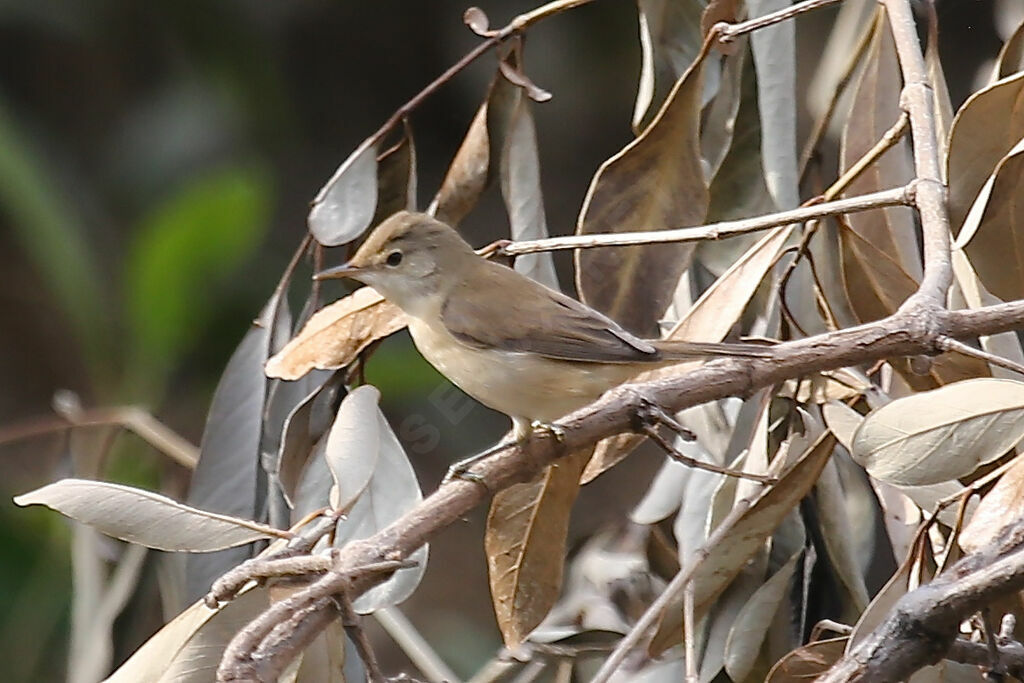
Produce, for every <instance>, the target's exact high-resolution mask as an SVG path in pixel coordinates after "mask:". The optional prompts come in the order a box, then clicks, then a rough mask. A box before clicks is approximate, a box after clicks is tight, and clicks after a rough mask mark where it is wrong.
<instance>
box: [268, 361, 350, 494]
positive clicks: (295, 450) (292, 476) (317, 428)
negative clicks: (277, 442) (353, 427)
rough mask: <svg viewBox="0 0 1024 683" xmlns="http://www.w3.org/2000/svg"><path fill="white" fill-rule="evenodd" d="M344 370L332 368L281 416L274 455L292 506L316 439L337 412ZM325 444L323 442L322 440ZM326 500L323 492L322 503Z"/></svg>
mask: <svg viewBox="0 0 1024 683" xmlns="http://www.w3.org/2000/svg"><path fill="white" fill-rule="evenodd" d="M344 387H345V373H344V372H336V373H335V374H334V375H332V376H331V378H330V379H328V380H327V381H326V382H325V383H324V384H323V385H322V386H320V387H317V388H316V389H315V390H314V391H313V392H311V393H310V394H308V395H307V396H306V397H305V398H304V399H303V400H302V401H300V402H299V403H298V405H296V406H295V408H294V409H292V411H291V412H290V413H289V414H288V417H287V418H285V422H284V430H283V432H284V433H283V436H282V437H281V448H280V450H279V452H278V457H277V460H276V462H277V471H276V472H275V474H276V475H277V481H278V484H279V485H280V486H281V491H282V492H283V494H284V496H285V499H286V500H287V502H288V503H289V504H290V505H291V506H292V507H293V508H294V507H296V505H295V497H296V494H297V492H298V489H299V482H300V481H301V476H302V472H303V469H304V468H305V465H306V463H307V462H308V461H309V459H310V457H311V456H312V454H313V449H314V446H315V445H316V443H317V442H318V441H319V440H320V439H321V437H323V436H324V434H325V433H326V432H327V429H328V428H329V427H330V426H331V422H332V420H333V418H334V416H335V415H336V414H337V412H338V410H337V403H338V401H339V394H342V393H343V392H344ZM324 446H325V447H326V442H325V443H324ZM326 504H327V497H326V496H324V501H323V503H322V504H320V505H319V506H318V505H313V506H310V509H316V508H317V507H323V506H324V505H326Z"/></svg>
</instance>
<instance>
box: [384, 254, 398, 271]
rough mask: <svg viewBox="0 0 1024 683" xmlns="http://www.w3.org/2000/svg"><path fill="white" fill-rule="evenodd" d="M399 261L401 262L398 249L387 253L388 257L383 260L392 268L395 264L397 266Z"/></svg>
mask: <svg viewBox="0 0 1024 683" xmlns="http://www.w3.org/2000/svg"><path fill="white" fill-rule="evenodd" d="M401 262H402V252H400V251H393V252H391V253H390V254H388V257H387V259H386V260H385V263H387V264H388V265H389V266H391V267H392V268H394V267H395V266H397V265H398V264H399V263H401Z"/></svg>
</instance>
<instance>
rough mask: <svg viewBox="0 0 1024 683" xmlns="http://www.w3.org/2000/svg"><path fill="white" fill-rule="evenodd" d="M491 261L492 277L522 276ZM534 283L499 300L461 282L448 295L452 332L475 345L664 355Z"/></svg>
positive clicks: (590, 355) (602, 359) (627, 358)
mask: <svg viewBox="0 0 1024 683" xmlns="http://www.w3.org/2000/svg"><path fill="white" fill-rule="evenodd" d="M485 263H486V262H485ZM487 266H488V271H489V272H488V273H487V274H488V275H489V276H490V278H492V280H498V281H500V280H502V279H505V277H506V276H508V275H513V276H515V277H516V278H519V277H521V276H519V275H518V274H517V273H514V272H512V271H508V272H505V273H503V272H501V270H498V269H503V270H504V269H505V267H504V266H500V265H498V264H494V263H487ZM517 284H518V283H517ZM529 285H530V286H528V287H516V288H515V291H516V293H517V294H521V295H522V296H517V297H516V298H515V299H514V300H513V299H509V300H499V301H495V300H493V298H491V297H490V296H487V295H486V294H485V293H481V292H480V291H479V290H474V289H472V288H470V287H466V286H462V285H460V286H459V287H458V288H457V290H456V291H455V292H452V293H451V295H450V296H449V297H448V300H447V302H446V304H445V306H444V308H443V310H442V311H441V317H442V321H443V322H444V325H445V327H446V328H447V329H448V331H449V332H450V333H451V334H452V336H454V337H455V338H456V339H458V340H459V341H461V342H462V343H464V344H467V345H469V346H473V347H475V348H496V349H500V350H503V351H510V352H517V351H518V352H524V353H536V354H539V355H541V356H547V357H548V358H555V359H559V360H570V361H580V362H591V363H634V362H643V361H657V360H659V358H660V354H659V352H658V350H657V349H655V347H654V346H653V345H651V344H650V343H649V342H646V341H644V340H642V339H640V338H638V337H635V336H633V335H632V334H630V333H629V332H627V331H626V330H624V329H623V328H622V327H620V326H619V325H618V324H616V323H615V322H614V321H613V320H611V319H610V318H607V317H605V316H603V315H601V314H600V313H598V312H596V311H594V310H592V309H590V308H588V307H586V306H584V305H583V304H581V303H580V302H579V301H576V300H575V299H573V298H570V297H568V296H565V295H564V294H562V293H560V292H556V291H554V290H552V289H548V288H547V287H545V286H543V285H541V284H539V283H536V282H534V281H532V280H530V281H529ZM490 292H491V293H493V290H490Z"/></svg>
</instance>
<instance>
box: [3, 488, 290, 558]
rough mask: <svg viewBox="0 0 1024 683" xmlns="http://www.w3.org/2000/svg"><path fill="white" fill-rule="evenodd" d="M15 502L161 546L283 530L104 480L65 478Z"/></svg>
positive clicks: (206, 546) (221, 544) (239, 540)
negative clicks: (38, 506)
mask: <svg viewBox="0 0 1024 683" xmlns="http://www.w3.org/2000/svg"><path fill="white" fill-rule="evenodd" d="M14 502H15V503H16V504H18V505H45V506H47V507H49V508H51V509H53V510H56V511H57V512H59V513H61V514H62V515H66V516H68V517H70V518H72V519H74V520H77V521H79V522H82V523H84V524H88V525H89V526H91V527H93V528H95V529H96V530H98V531H102V532H103V533H105V534H107V535H108V536H113V537H114V538H120V539H121V540H122V541H128V542H130V543H138V544H139V545H144V546H146V547H147V548H155V549H157V550H170V551H179V552H180V551H184V552H194V553H205V552H210V551H212V550H222V549H224V548H233V547H235V546H239V545H245V544H246V543H252V542H253V541H257V540H260V539H262V538H277V537H280V536H281V534H282V533H284V532H281V531H278V530H277V529H273V528H270V527H267V526H264V525H262V524H257V523H256V522H253V521H250V520H247V519H236V518H234V517H229V516H228V515H218V514H216V513H213V512H207V511H206V510H197V509H196V508H193V507H189V506H188V505H184V504H182V503H179V502H177V501H175V500H171V499H170V498H168V497H167V496H162V495H160V494H158V493H153V492H152V491H146V490H144V489H137V488H134V487H132V486H122V485H121V484H111V483H109V482H105V481H91V480H87V479H61V480H60V481H57V482H54V483H52V484H47V485H46V486H43V487H42V488H38V489H36V490H35V491H30V492H29V493H24V494H22V495H20V496H16V497H15V498H14Z"/></svg>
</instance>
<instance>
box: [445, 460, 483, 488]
mask: <svg viewBox="0 0 1024 683" xmlns="http://www.w3.org/2000/svg"><path fill="white" fill-rule="evenodd" d="M472 465H473V463H461V462H457V463H455V464H454V465H452V466H451V467H449V468H448V471H447V472H446V473H445V475H444V479H442V480H441V485H442V486H443V485H445V484H447V483H448V482H450V481H454V480H456V479H461V480H463V481H468V482H472V483H474V484H482V483H483V479H482V478H481V477H480V475H479V474H476V473H475V472H472V471H470V469H469V468H470V466H472Z"/></svg>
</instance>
